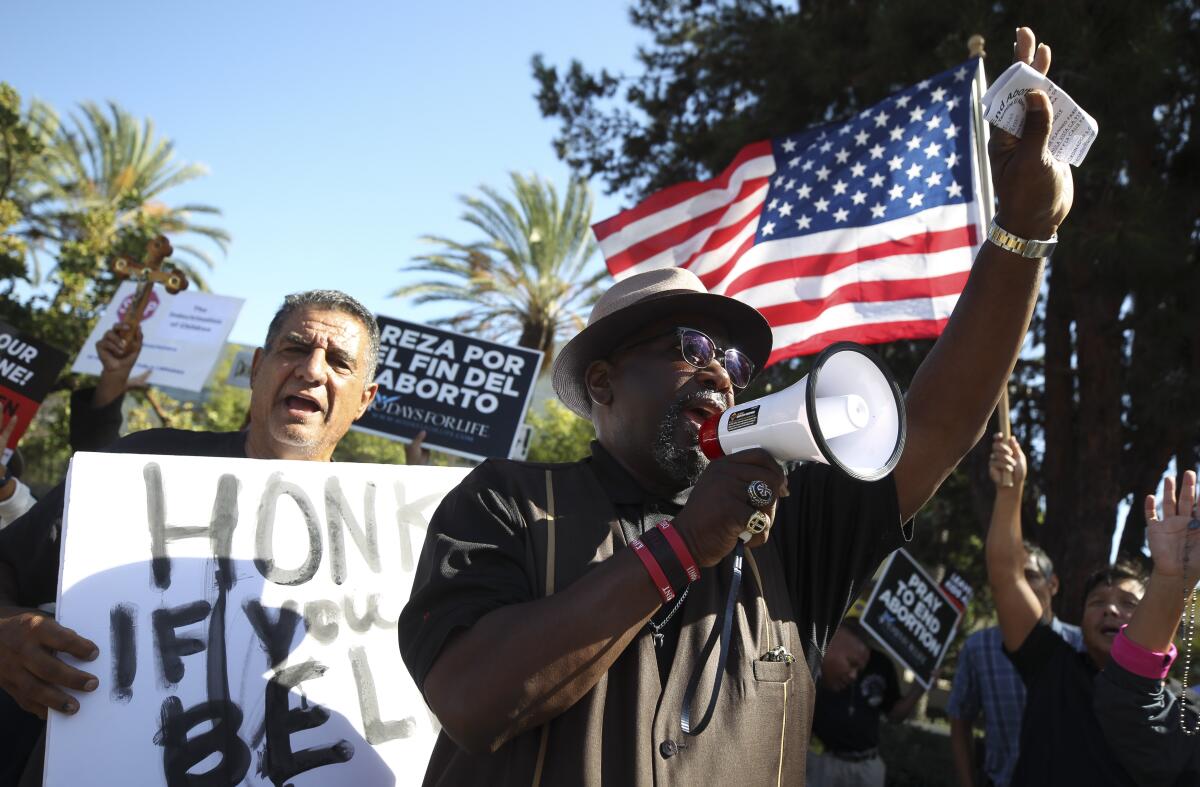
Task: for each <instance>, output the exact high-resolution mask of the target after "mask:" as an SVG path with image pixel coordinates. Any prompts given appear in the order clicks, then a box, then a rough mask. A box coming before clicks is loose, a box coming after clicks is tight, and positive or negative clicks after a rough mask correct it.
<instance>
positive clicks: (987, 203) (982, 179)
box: [967, 33, 1013, 486]
mask: <svg viewBox="0 0 1200 787" xmlns="http://www.w3.org/2000/svg"><path fill="white" fill-rule="evenodd" d="M967 50H968V52H970V56H971V57H978V58H979V60H978V67H977V68H976V69H975V79H974V80H973V81H972V83H971V122H972V124H973V125H974V130H975V134H974V137H975V145H974V148H975V163H976V165H977V167H978V172H979V198H980V204H981V206H982V208H983V221H984V224H985V225H988V226H990V225H991V223H992V218H993V217H994V216H995V215H996V196H995V194H994V193H993V191H992V162H991V159H989V158H988V150H987V149H988V139H989V138H990V137H991V134H990V130H989V128H988V123H987V121H986V120H984V119H983V94H984V93H986V92H987V73H986V72H985V71H984V69H983V59H984V58H985V57H987V53H986V52H985V51H984V39H983V36H981V35H979V34H978V33H976V34H975V35H973V36H971V38H970V39H969V40H968V41H967ZM985 231H986V229H985ZM986 242H987V241H984V243H986ZM996 420H997V421H999V424H1000V434H1002V435H1004V437H1005V438H1007V437H1009V436H1011V435H1012V420H1011V416H1010V414H1009V405H1008V383H1007V382H1005V384H1004V390H1003V391H1001V392H1000V401H999V402H998V403H997V404H996ZM1003 482H1004V486H1012V484H1013V481H1012V474H1011V473H1005V474H1004V478H1003Z"/></svg>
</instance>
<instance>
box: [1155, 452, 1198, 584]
mask: <svg viewBox="0 0 1200 787" xmlns="http://www.w3.org/2000/svg"><path fill="white" fill-rule="evenodd" d="M1145 505H1146V536H1147V539H1148V540H1149V541H1150V557H1152V558H1153V559H1154V574H1155V575H1156V576H1160V577H1164V578H1171V579H1180V580H1182V581H1183V583H1184V585H1185V587H1186V589H1187V590H1188V591H1190V590H1191V589H1192V588H1193V587H1195V585H1196V581H1197V580H1198V579H1200V519H1197V518H1196V515H1197V512H1196V473H1195V472H1194V471H1192V470H1188V471H1187V472H1186V473H1184V474H1183V486H1182V488H1181V489H1180V490H1179V498H1178V500H1177V499H1176V498H1175V479H1174V478H1167V480H1166V481H1164V482H1163V498H1162V516H1161V517H1160V516H1159V515H1158V510H1157V507H1156V506H1155V498H1154V495H1146V502H1145Z"/></svg>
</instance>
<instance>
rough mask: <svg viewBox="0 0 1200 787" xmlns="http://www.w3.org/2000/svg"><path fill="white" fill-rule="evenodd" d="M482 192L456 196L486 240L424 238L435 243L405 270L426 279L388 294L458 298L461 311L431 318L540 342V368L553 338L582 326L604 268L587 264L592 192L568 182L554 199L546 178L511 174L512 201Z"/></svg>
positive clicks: (548, 359) (527, 343)
mask: <svg viewBox="0 0 1200 787" xmlns="http://www.w3.org/2000/svg"><path fill="white" fill-rule="evenodd" d="M480 191H481V192H482V193H483V197H482V198H481V197H476V196H462V197H460V198H459V199H460V201H461V202H462V203H463V205H465V206H466V211H465V212H464V213H463V215H462V217H461V218H462V220H463V221H465V222H467V223H468V224H470V225H471V226H473V227H474V228H475V229H476V230H478V231H479V232H480V233H482V235H483V238H482V239H477V240H473V241H470V242H467V243H464V242H461V241H457V240H453V239H451V238H443V237H437V236H425V237H424V238H422V240H424V241H426V242H428V243H431V244H435V245H437V246H440V247H442V248H441V249H440V250H438V251H436V252H432V253H430V254H423V255H421V256H419V257H417V258H415V260H414V261H413V263H412V264H410V265H409V266H408V267H407V268H405V271H406V272H410V273H418V274H424V275H427V278H425V279H424V280H423V281H419V282H416V283H413V284H408V285H405V286H403V287H398V288H397V289H396V290H395V291H393V292H392V296H393V297H396V298H401V297H413V298H414V299H415V302H416V303H418V304H420V303H432V302H450V303H455V304H462V306H463V309H462V311H460V312H459V313H457V314H455V315H454V316H451V317H445V318H441V319H438V320H434V323H435V324H439V325H446V326H449V327H451V328H454V329H455V330H459V331H463V332H466V333H472V334H478V335H481V336H485V337H489V338H493V339H497V340H502V341H515V342H516V343H517V344H518V345H520V346H521V347H529V348H532V349H535V350H541V351H542V352H543V353H545V359H544V360H543V362H542V371H543V373H546V372H548V370H549V369H550V365H551V363H552V361H553V358H554V351H555V347H556V345H557V342H558V340H559V339H561V338H563V337H564V336H567V335H569V334H573V333H576V332H578V331H579V330H580V329H581V328H582V327H583V325H584V318H585V316H586V315H585V312H584V310H585V309H587V308H588V307H590V305H591V304H592V302H593V301H594V300H595V298H596V297H597V292H596V284H597V283H598V282H600V281H601V280H602V279H604V278H605V277H606V276H607V275H608V274H607V272H606V271H604V270H602V269H601V270H599V271H592V272H589V271H588V270H587V267H588V262H589V261H590V260H591V258H592V256H593V254H594V252H595V242H594V241H593V239H592V234H591V219H592V196H591V193H590V192H589V191H588V188H587V185H586V184H585V183H584V182H583V181H579V180H572V181H571V183H570V184H569V185H568V187H567V194H566V198H565V199H563V200H560V198H559V195H558V191H557V190H556V189H555V188H554V186H553V184H551V183H549V182H547V181H545V180H542V179H541V178H539V177H538V176H536V175H533V176H531V177H525V176H523V175H520V174H517V173H515V172H514V173H512V198H511V199H510V198H508V197H506V196H504V195H503V194H501V193H500V192H498V191H496V190H495V189H493V188H490V187H488V186H481V187H480Z"/></svg>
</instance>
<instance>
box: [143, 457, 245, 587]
mask: <svg viewBox="0 0 1200 787" xmlns="http://www.w3.org/2000/svg"><path fill="white" fill-rule="evenodd" d="M142 477H143V478H144V479H145V482H146V519H147V521H148V522H149V524H150V555H151V561H150V566H151V572H152V574H153V578H154V585H155V586H156V587H158V588H159V589H160V590H166V589H167V588H169V587H170V586H171V559H170V557H168V556H167V544H168V543H170V542H172V541H178V540H180V539H184V538H199V537H201V536H205V535H207V536H208V538H209V541H210V543H211V544H212V553H213V555H215V556H216V558H217V561H218V565H219V567H220V572H221V577H222V579H223V581H225V582H228V583H229V585H228V587H226V590H228V589H229V588H230V587H232V586H233V584H234V583H236V582H237V577H236V576H235V575H234V573H233V572H232V571H231V570H230V565H229V555H230V548H231V545H232V543H233V531H234V529H235V528H236V527H237V522H238V509H237V499H238V492H239V491H240V489H241V482H240V481H238V479H237V478H236V477H235V476H232V475H229V474H228V473H227V474H225V475H222V476H221V477H220V479H218V480H217V496H216V499H215V500H213V508H212V518H211V519H210V520H209V523H208V525H207V526H202V525H200V526H196V525H189V526H180V525H170V526H168V525H167V504H166V500H165V498H164V496H163V482H162V468H161V467H159V465H158V463H157V462H150V463H149V464H147V465H146V466H145V468H143V470H142Z"/></svg>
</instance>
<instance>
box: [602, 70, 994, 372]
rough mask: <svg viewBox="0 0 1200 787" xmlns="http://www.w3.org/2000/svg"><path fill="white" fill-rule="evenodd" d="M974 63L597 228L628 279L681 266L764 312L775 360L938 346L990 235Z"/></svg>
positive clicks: (761, 146)
mask: <svg viewBox="0 0 1200 787" xmlns="http://www.w3.org/2000/svg"><path fill="white" fill-rule="evenodd" d="M977 68H978V61H977V60H974V59H973V60H969V61H967V62H966V63H964V64H962V65H960V66H958V67H957V68H953V69H950V70H949V71H946V72H944V73H942V74H939V75H937V76H935V77H932V78H930V79H926V80H924V81H922V82H920V83H919V84H917V85H914V86H913V87H910V88H907V89H906V90H902V91H900V92H899V93H896V94H895V95H892V96H889V97H888V98H887V99H886V100H884V101H882V102H880V103H878V104H876V105H875V106H873V107H870V108H869V109H866V110H863V111H862V112H860V113H858V115H856V116H854V117H852V118H850V119H849V120H846V121H843V122H839V123H830V124H827V125H824V126H819V127H817V128H813V129H810V130H808V131H805V132H802V133H799V134H791V135H788V136H785V137H779V138H776V139H771V140H766V141H763V142H756V143H753V144H751V145H747V146H746V147H745V148H743V149H742V151H741V152H740V153H738V155H737V157H736V158H735V159H734V160H733V163H731V164H730V165H729V166H728V167H727V168H726V169H725V171H724V172H722V173H721V174H720V175H719V176H718V177H716V178H713V179H711V180H706V181H701V182H692V183H682V184H678V185H675V186H671V187H669V188H667V189H664V190H663V191H660V192H657V193H655V194H653V195H651V196H650V197H648V198H647V199H646V200H645V201H643V202H642V203H641V204H639V205H638V206H637V207H635V208H631V209H629V210H626V211H623V212H622V213H619V214H617V215H616V216H613V217H612V218H610V219H607V220H605V221H602V222H600V223H598V224H596V225H594V226H593V228H592V229H593V230H594V232H595V233H596V239H597V240H598V241H599V244H600V249H601V252H602V253H603V254H604V258H605V261H606V262H607V264H608V269H609V271H610V272H611V273H612V274H613V276H614V277H616V278H618V279H620V278H623V277H625V276H629V275H631V274H634V273H638V272H641V271H645V270H650V269H654V268H662V267H666V266H669V265H680V266H683V267H686V268H688V269H690V270H692V271H693V272H694V273H696V274H697V275H698V276H699V277H700V279H701V281H703V282H704V285H705V287H707V288H708V289H709V291H711V292H716V293H721V294H723V295H728V296H731V297H735V298H738V299H739V300H742V301H745V302H746V303H748V304H750V305H751V306H754V307H755V308H757V309H758V310H759V311H760V312H762V314H763V316H764V317H766V318H767V322H769V323H770V324H771V328H772V329H773V331H774V339H775V341H774V351H773V352H772V353H771V358H770V361H769V363H774V362H776V361H780V360H783V359H785V358H790V357H793V356H797V355H808V354H811V353H814V352H817V351H819V350H821V349H823V348H824V347H826V346H828V345H829V344H831V343H833V342H835V341H841V340H850V341H856V342H860V343H863V344H875V343H879V342H889V341H894V340H897V339H921V338H930V337H934V336H937V335H938V334H940V333H941V331H942V328H943V327H945V324H946V321H947V320H948V319H949V317H950V312H951V311H952V310H953V309H954V304H955V303H956V302H957V301H958V296H959V294H960V293H961V292H962V288H963V285H964V284H965V283H966V280H967V274H968V273H969V271H970V269H971V262H972V261H973V260H974V258H975V253H976V251H978V249H979V244H980V243H981V239H982V238H983V230H984V227H983V216H982V206H981V205H980V203H979V201H978V200H977V199H976V194H977V193H978V188H977V182H978V181H977V178H978V174H977V172H976V170H977V167H976V165H975V156H974V153H973V150H974V148H973V147H972V145H973V134H972V131H971V84H972V81H973V76H974V74H975V70H976V69H977Z"/></svg>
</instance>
